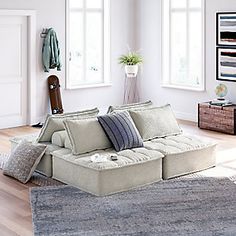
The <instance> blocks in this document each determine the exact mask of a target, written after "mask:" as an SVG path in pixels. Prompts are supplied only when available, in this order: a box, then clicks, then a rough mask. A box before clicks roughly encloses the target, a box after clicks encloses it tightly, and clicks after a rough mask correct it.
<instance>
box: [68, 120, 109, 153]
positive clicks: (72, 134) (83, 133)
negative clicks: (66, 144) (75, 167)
mask: <svg viewBox="0 0 236 236" xmlns="http://www.w3.org/2000/svg"><path fill="white" fill-rule="evenodd" d="M64 124H65V128H66V132H67V134H68V136H69V139H70V143H71V146H72V153H73V154H74V155H80V154H84V153H87V152H92V151H95V150H101V149H107V148H110V147H111V143H110V141H109V139H108V138H107V136H106V134H105V133H104V131H103V129H102V127H101V125H100V124H99V122H98V120H97V118H91V119H83V120H65V121H64Z"/></svg>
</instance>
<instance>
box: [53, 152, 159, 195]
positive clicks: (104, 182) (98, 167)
mask: <svg viewBox="0 0 236 236" xmlns="http://www.w3.org/2000/svg"><path fill="white" fill-rule="evenodd" d="M94 153H99V154H100V155H106V156H108V157H109V156H110V155H112V154H113V155H114V153H115V151H114V150H112V149H107V150H102V151H96V152H93V153H89V154H85V155H79V156H75V155H72V154H71V151H70V150H68V149H61V150H58V151H54V152H52V156H53V178H54V179H56V180H59V181H61V182H64V183H66V184H69V185H72V186H75V187H78V188H80V189H81V190H84V191H86V192H89V193H92V194H94V195H96V196H105V195H109V194H113V193H117V192H121V191H125V190H129V189H132V188H134V187H138V186H142V185H146V184H150V183H154V182H157V181H159V180H161V179H162V158H163V154H161V153H160V152H158V151H155V150H147V149H146V148H135V149H132V150H124V151H121V152H118V153H116V154H117V158H118V160H117V161H111V160H109V161H107V162H102V163H94V162H92V161H91V155H93V154H94Z"/></svg>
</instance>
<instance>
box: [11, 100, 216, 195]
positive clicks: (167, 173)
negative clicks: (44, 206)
mask: <svg viewBox="0 0 236 236" xmlns="http://www.w3.org/2000/svg"><path fill="white" fill-rule="evenodd" d="M152 107H153V106H152V103H151V102H145V103H140V104H132V105H129V106H128V105H127V106H119V107H110V108H109V110H108V113H114V112H122V111H124V110H128V111H129V112H130V114H131V117H132V118H133V120H134V123H135V125H136V127H137V129H138V130H139V132H140V134H141V136H142V138H143V146H142V147H138V148H132V149H126V150H122V151H119V152H117V151H115V150H114V148H113V147H112V145H110V146H109V144H108V145H105V146H103V148H101V143H100V144H99V142H100V141H99V140H101V139H103V138H102V137H101V136H99V135H98V137H99V140H98V141H97V142H96V143H95V144H94V145H95V146H93V147H92V148H91V145H90V143H93V141H92V139H91V138H89V137H91V134H92V133H91V134H89V132H90V131H89V130H92V131H91V132H96V127H97V128H98V126H97V124H96V123H95V121H93V123H89V125H90V126H88V127H87V126H85V127H86V129H85V130H86V133H83V136H80V137H79V135H80V133H78V139H79V138H81V139H82V138H83V137H84V138H87V140H85V143H80V145H81V146H82V145H85V146H86V145H90V146H89V148H90V151H89V152H84V153H83V154H78V153H77V154H76V155H75V154H74V146H73V140H71V138H70V137H69V135H68V132H67V131H66V130H64V127H63V125H62V126H60V127H59V128H58V127H57V125H55V124H54V125H53V127H54V128H52V127H51V128H49V130H50V134H49V135H48V132H46V133H47V135H48V137H46V139H43V140H41V141H40V139H39V137H40V136H41V137H42V133H44V132H45V130H46V129H48V128H46V129H45V127H46V126H47V123H46V125H45V127H44V128H43V129H42V131H41V134H40V135H39V136H38V135H34V136H32V135H31V136H23V137H15V138H13V139H11V143H12V149H14V147H15V146H16V145H17V144H18V143H19V142H20V141H21V140H22V139H28V140H30V141H32V142H35V141H36V140H37V141H38V142H42V143H45V144H47V146H48V149H47V152H46V153H45V155H44V157H43V158H42V160H41V162H40V164H39V165H38V167H37V171H39V172H41V173H43V174H46V175H47V176H49V177H52V178H54V179H57V180H59V181H61V182H64V183H66V184H69V185H73V186H76V187H78V188H80V189H82V190H84V191H87V192H89V193H92V194H94V195H97V196H104V195H108V194H113V193H117V192H121V191H125V190H129V189H132V188H134V187H138V186H142V185H146V184H150V183H154V182H157V181H160V180H161V179H165V180H166V179H170V178H174V177H178V176H181V175H185V174H189V173H193V172H196V171H201V170H204V169H207V168H211V167H214V166H215V152H216V144H215V143H211V142H206V141H204V140H203V139H202V138H201V137H195V136H189V135H185V134H183V133H182V132H179V130H178V127H177V126H176V124H177V122H176V120H175V118H174V116H173V113H172V112H171V111H170V107H169V106H164V107H161V108H160V109H159V108H152ZM149 111H150V112H149ZM95 113H97V111H96V112H95ZM132 113H133V114H132ZM150 114H151V116H150ZM170 114H171V115H170ZM93 115H94V114H93ZM96 115H97V114H95V116H96ZM157 115H163V117H162V118H163V119H161V120H160V119H159V120H158V119H157V118H156V117H157ZM68 116H69V117H68ZM147 116H148V117H147ZM169 116H170V117H169ZM50 117H51V118H50V119H52V120H53V119H54V117H53V116H50ZM60 118H62V119H72V120H74V121H76V120H77V119H78V117H76V116H74V113H70V114H69V115H68V114H66V115H64V116H58V117H56V119H60ZM143 118H144V121H146V122H143V121H142V119H143ZM147 118H148V119H149V121H150V122H148V120H147ZM79 119H80V118H79ZM86 119H88V117H86ZM46 122H48V121H46ZM163 122H164V123H163ZM175 122H176V123H175ZM78 123H81V122H80V121H79V122H78ZM171 123H172V124H171ZM173 123H174V125H173ZM162 124H164V126H163V125H162ZM83 125H84V124H83ZM93 125H94V126H93ZM49 126H51V125H49ZM55 127H57V128H55ZM155 130H157V131H158V132H160V130H161V136H162V137H155V136H157V135H155V134H156V133H155V132H156V131H155ZM166 131H167V132H166ZM169 131H170V132H169ZM81 132H82V131H81ZM87 135H88V137H86V136H87ZM89 135H90V136H89ZM94 136H96V133H94ZM44 138H45V135H44ZM94 139H96V138H94ZM96 145H97V146H99V145H100V148H96V147H97V146H96ZM81 146H80V147H81ZM86 147H87V146H86ZM94 154H100V155H101V156H106V157H107V161H105V162H99V163H96V162H92V161H91V156H92V155H94ZM113 155H116V156H117V161H112V160H111V159H110V157H111V156H113Z"/></svg>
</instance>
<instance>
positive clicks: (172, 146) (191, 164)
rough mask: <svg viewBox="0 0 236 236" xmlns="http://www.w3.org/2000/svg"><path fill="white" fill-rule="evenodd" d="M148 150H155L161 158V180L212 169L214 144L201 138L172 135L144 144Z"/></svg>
mask: <svg viewBox="0 0 236 236" xmlns="http://www.w3.org/2000/svg"><path fill="white" fill-rule="evenodd" d="M144 146H145V147H146V148H147V149H150V150H157V151H159V152H161V153H162V154H163V155H164V156H165V157H164V158H163V163H162V164H163V176H162V177H163V179H170V178H174V177H178V176H181V175H186V174H190V173H194V172H197V171H201V170H204V169H208V168H211V167H214V166H215V165H216V143H214V142H211V141H207V140H204V139H203V138H202V137H197V136H190V135H174V136H168V137H165V138H157V139H153V140H151V141H147V142H144Z"/></svg>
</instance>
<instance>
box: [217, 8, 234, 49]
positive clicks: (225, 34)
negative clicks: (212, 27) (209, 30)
mask: <svg viewBox="0 0 236 236" xmlns="http://www.w3.org/2000/svg"><path fill="white" fill-rule="evenodd" d="M216 25H217V29H216V32H217V39H216V42H217V45H222V46H236V12H218V13H216Z"/></svg>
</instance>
